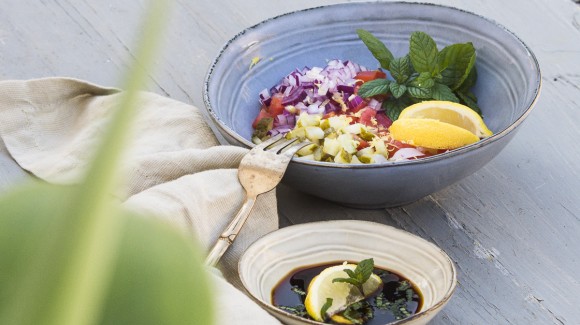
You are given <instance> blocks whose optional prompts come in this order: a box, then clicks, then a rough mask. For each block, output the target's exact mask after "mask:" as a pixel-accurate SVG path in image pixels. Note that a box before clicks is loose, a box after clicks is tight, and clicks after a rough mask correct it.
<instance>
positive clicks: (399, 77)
mask: <svg viewBox="0 0 580 325" xmlns="http://www.w3.org/2000/svg"><path fill="white" fill-rule="evenodd" d="M390 72H391V75H392V76H393V78H395V80H396V81H397V82H398V83H400V84H404V83H405V82H407V80H408V79H409V77H410V76H411V73H412V71H411V62H410V60H409V56H408V55H405V56H403V57H400V58H397V59H393V60H392V61H391V70H390Z"/></svg>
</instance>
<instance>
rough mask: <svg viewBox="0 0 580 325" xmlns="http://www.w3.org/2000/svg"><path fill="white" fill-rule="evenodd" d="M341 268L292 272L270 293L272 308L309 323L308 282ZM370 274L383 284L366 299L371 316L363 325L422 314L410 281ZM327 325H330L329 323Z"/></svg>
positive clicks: (382, 273)
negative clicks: (307, 312) (305, 308)
mask: <svg viewBox="0 0 580 325" xmlns="http://www.w3.org/2000/svg"><path fill="white" fill-rule="evenodd" d="M340 264H342V262H334V263H328V264H324V265H311V266H306V267H303V268H299V269H296V270H294V271H292V272H291V273H290V274H289V275H287V276H286V277H285V278H283V279H282V280H281V281H280V282H279V283H278V284H277V285H276V287H274V290H272V304H273V305H274V306H277V307H278V308H281V309H283V310H285V311H287V312H290V313H294V314H297V315H299V316H302V317H304V318H308V319H311V318H310V317H309V316H308V315H307V314H306V312H305V311H304V299H305V298H306V296H305V294H304V293H305V292H306V289H307V288H308V285H309V284H310V281H312V279H313V278H314V277H315V276H317V275H318V274H320V272H322V270H324V269H325V268H327V267H330V266H335V265H340ZM353 264H356V263H353ZM373 272H374V273H375V274H376V275H378V276H380V277H381V279H382V280H383V288H382V290H378V291H377V292H376V293H375V294H373V295H372V296H370V297H368V298H367V299H366V302H367V303H368V304H369V305H370V306H371V309H372V314H373V316H372V318H371V319H368V320H367V321H366V322H365V325H384V324H387V323H390V322H394V321H396V320H399V319H404V318H406V317H409V316H411V315H413V314H415V313H416V312H418V311H419V310H421V306H422V304H423V297H422V296H421V293H420V291H419V290H418V289H417V287H416V286H415V285H414V284H413V283H411V281H409V280H408V279H407V278H405V277H403V276H402V275H400V274H397V273H393V272H391V271H387V270H384V269H381V268H377V267H375V269H374V271H373ZM403 309H404V310H403ZM327 322H328V323H330V324H333V322H332V321H331V320H327Z"/></svg>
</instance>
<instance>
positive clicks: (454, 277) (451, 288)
mask: <svg viewBox="0 0 580 325" xmlns="http://www.w3.org/2000/svg"><path fill="white" fill-rule="evenodd" d="M331 223H332V224H336V225H337V226H341V225H342V226H341V227H340V228H342V229H349V226H350V225H352V224H357V225H360V224H361V223H364V224H367V225H368V226H369V227H372V229H375V228H383V230H384V231H389V232H398V233H402V234H405V235H407V236H410V237H411V238H413V239H415V240H418V241H420V242H423V243H424V244H426V245H427V246H431V247H432V248H433V249H435V250H436V251H438V252H439V253H440V254H441V255H442V256H443V258H444V259H445V262H446V263H447V266H449V267H450V269H451V281H450V283H448V286H449V288H448V289H447V292H445V295H444V296H443V298H442V299H440V300H439V301H437V302H436V303H435V304H433V306H431V307H430V308H427V309H425V310H421V311H420V312H418V313H416V314H414V315H412V316H410V317H407V318H405V319H401V320H398V321H394V322H391V323H388V324H385V325H400V324H406V323H407V322H411V321H413V320H415V319H418V318H422V317H426V315H428V314H431V313H433V312H435V311H436V310H437V309H439V308H441V307H442V306H443V305H445V304H446V303H447V302H448V301H449V299H451V296H453V293H454V292H455V290H456V288H457V268H456V267H455V263H454V262H453V260H451V257H449V255H447V253H446V252H445V251H444V250H443V249H442V248H441V247H439V246H437V245H435V244H434V243H432V242H430V241H428V240H426V239H424V238H423V237H420V236H418V235H415V234H413V233H411V232H408V231H405V230H402V229H399V228H395V227H393V226H389V225H385V224H382V223H378V222H373V221H366V220H354V219H353V220H325V221H316V222H307V223H301V224H295V225H291V226H287V227H284V228H279V229H277V230H274V231H272V232H269V233H267V234H265V235H263V236H261V237H260V238H258V239H257V240H256V241H254V242H253V243H252V244H250V246H248V248H246V250H245V251H244V252H243V253H242V256H241V257H240V259H239V261H238V276H239V278H240V281H241V282H242V285H243V287H244V290H245V291H246V292H247V293H248V295H249V296H250V298H252V300H254V301H255V302H256V303H258V304H259V305H260V306H262V308H263V309H265V310H266V311H268V312H274V313H277V314H280V315H283V316H285V317H289V318H290V319H293V320H296V321H299V322H303V323H304V324H312V325H324V324H325V323H321V322H317V321H314V320H310V319H305V318H302V317H299V316H296V315H293V314H290V313H288V312H286V311H284V310H281V309H279V308H276V307H275V306H274V305H272V304H269V303H266V302H265V301H263V300H262V299H260V298H259V297H257V296H256V295H255V294H254V293H253V292H251V291H250V290H248V286H247V285H246V280H245V278H244V277H243V275H242V272H241V269H242V264H243V261H244V260H245V259H246V258H248V257H247V256H248V255H247V252H248V251H249V250H250V249H251V248H252V247H254V246H256V245H258V244H259V243H260V242H261V241H262V240H265V239H267V238H268V237H270V236H274V234H280V233H284V232H296V231H297V232H301V231H302V230H304V228H319V227H320V228H323V227H325V225H328V224H331Z"/></svg>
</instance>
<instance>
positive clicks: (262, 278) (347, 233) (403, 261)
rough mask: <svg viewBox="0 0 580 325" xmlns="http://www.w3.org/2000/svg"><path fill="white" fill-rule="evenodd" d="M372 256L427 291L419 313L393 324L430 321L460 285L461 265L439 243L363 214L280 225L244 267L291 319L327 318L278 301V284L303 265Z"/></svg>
mask: <svg viewBox="0 0 580 325" xmlns="http://www.w3.org/2000/svg"><path fill="white" fill-rule="evenodd" d="M371 257H372V258H373V259H374V261H375V265H376V266H377V267H380V268H382V269H386V270H390V271H394V272H395V273H399V274H401V275H403V276H405V277H406V278H408V279H409V280H410V281H411V282H413V283H414V284H415V285H416V286H417V287H418V288H419V290H420V291H421V293H422V296H423V306H422V307H421V310H420V311H419V312H418V313H417V314H415V315H413V316H411V317H409V318H407V319H404V320H401V321H397V322H395V323H391V324H402V323H405V324H426V323H427V322H428V321H429V320H431V319H432V318H433V316H435V314H436V313H437V312H439V311H440V310H441V309H442V308H443V306H444V305H445V304H446V303H447V301H448V300H449V298H451V295H452V294H453V291H454V290H455V285H456V281H457V280H456V270H455V266H454V264H453V262H452V261H451V259H450V258H449V256H447V254H445V252H443V250H441V249H440V248H439V247H437V246H436V245H434V244H432V243H430V242H428V241H426V240H424V239H422V238H420V237H418V236H415V235H413V234H410V233H408V232H406V231H403V230H400V229H396V228H393V227H390V226H386V225H383V224H378V223H374V222H367V221H358V220H338V221H323V222H313V223H306V224H300V225H294V226H290V227H286V228H282V229H279V230H277V231H274V232H272V233H270V234H268V235H266V236H264V237H262V238H260V239H259V240H257V241H256V242H255V243H253V244H252V245H251V246H250V247H249V248H248V250H247V251H246V252H245V253H244V255H243V256H242V258H241V259H240V263H239V273H240V278H241V280H242V283H243V284H244V286H245V288H246V289H247V291H248V292H249V293H250V295H251V296H252V297H253V298H254V299H255V300H256V301H257V302H258V303H259V304H260V305H262V306H263V307H264V308H265V309H266V310H267V311H268V312H270V313H271V314H272V315H274V316H275V317H277V318H278V319H280V320H281V321H282V322H284V323H285V324H321V323H319V322H315V321H311V320H306V319H304V318H301V317H298V316H295V315H292V314H289V313H287V312H285V311H282V310H280V309H277V308H276V307H274V306H272V304H271V303H272V290H273V289H274V287H275V286H276V285H277V284H278V283H279V282H280V280H281V279H283V278H284V277H285V276H287V275H288V274H290V273H291V272H292V271H294V270H296V269H298V268H301V267H305V266H310V265H316V264H323V263H325V262H336V261H361V260H363V259H367V258H371Z"/></svg>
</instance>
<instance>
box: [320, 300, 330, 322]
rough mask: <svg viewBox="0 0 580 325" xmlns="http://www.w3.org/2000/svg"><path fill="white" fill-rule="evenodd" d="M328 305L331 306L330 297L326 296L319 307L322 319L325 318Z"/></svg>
mask: <svg viewBox="0 0 580 325" xmlns="http://www.w3.org/2000/svg"><path fill="white" fill-rule="evenodd" d="M330 306H332V298H326V302H325V303H324V305H322V308H320V317H322V320H323V321H324V320H326V312H327V311H328V308H330Z"/></svg>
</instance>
